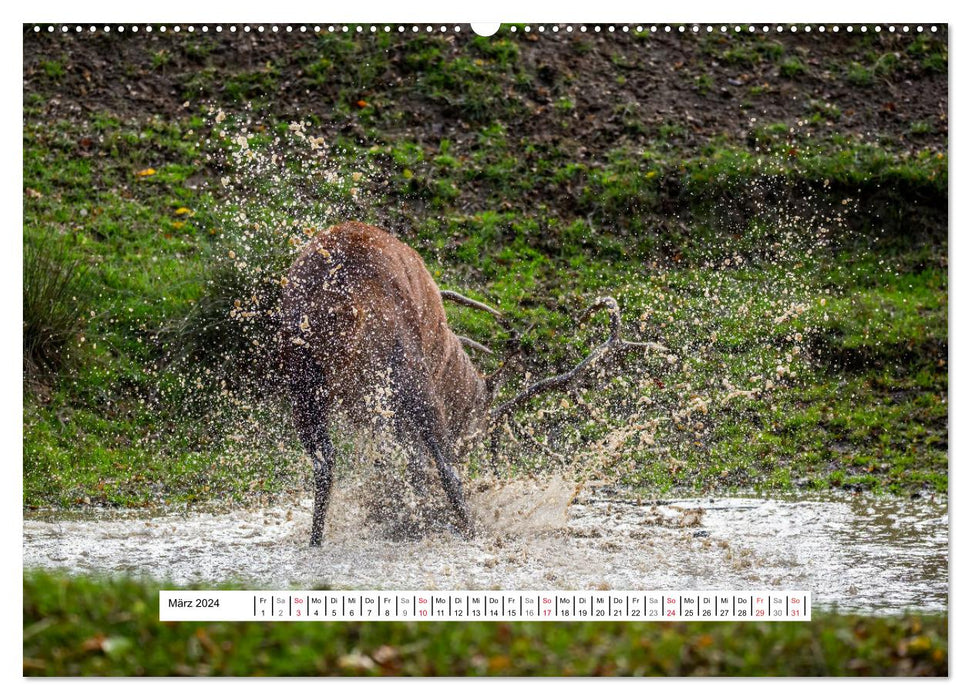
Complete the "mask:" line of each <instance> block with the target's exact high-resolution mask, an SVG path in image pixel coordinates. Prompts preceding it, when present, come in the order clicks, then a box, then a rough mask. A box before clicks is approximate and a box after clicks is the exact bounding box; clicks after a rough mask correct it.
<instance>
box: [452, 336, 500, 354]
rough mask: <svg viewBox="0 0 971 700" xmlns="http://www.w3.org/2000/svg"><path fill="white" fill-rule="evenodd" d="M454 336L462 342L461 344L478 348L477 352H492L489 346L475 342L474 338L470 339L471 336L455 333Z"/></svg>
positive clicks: (474, 348)
mask: <svg viewBox="0 0 971 700" xmlns="http://www.w3.org/2000/svg"><path fill="white" fill-rule="evenodd" d="M455 337H456V338H458V339H459V342H460V343H462V345H464V346H465V347H467V348H472V349H473V350H478V351H479V352H484V353H485V354H486V355H492V354H493V352H492V350H490V349H489V348H487V347H486V346H485V345H483V344H482V343H480V342H477V341H475V340H472V338H466V337H465V336H464V335H457V336H455Z"/></svg>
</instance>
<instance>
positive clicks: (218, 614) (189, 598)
mask: <svg viewBox="0 0 971 700" xmlns="http://www.w3.org/2000/svg"><path fill="white" fill-rule="evenodd" d="M811 617H812V600H811V593H810V592H809V591H664V590H658V591H491V590H482V591H254V590H248V591H177V590H163V591H159V619H160V620H162V621H263V622H314V621H320V622H323V621H327V622H346V621H355V622H360V621H375V622H381V621H383V622H390V621H405V620H407V621H438V622H461V621H467V620H479V621H482V620H486V621H492V622H509V621H518V620H530V621H537V620H538V621H550V622H564V621H591V620H615V621H645V620H654V621H661V620H665V621H684V620H721V621H747V620H752V621H770V622H782V621H787V622H792V621H802V620H810V619H811Z"/></svg>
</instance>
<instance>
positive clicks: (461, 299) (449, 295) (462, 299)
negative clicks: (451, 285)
mask: <svg viewBox="0 0 971 700" xmlns="http://www.w3.org/2000/svg"><path fill="white" fill-rule="evenodd" d="M439 293H440V294H441V295H442V300H443V301H454V302H455V303H456V304H461V305H462V306H468V307H471V308H473V309H478V310H479V311H485V312H486V313H487V314H492V315H493V316H495V317H496V318H497V319H503V318H504V317H503V315H502V314H501V313H500V312H498V311H496V310H495V309H493V308H492V307H491V306H489V305H488V304H483V303H482V302H481V301H476V300H475V299H469V298H468V297H467V296H464V295H462V294H459V293H458V292H453V291H451V290H449V289H440V290H439Z"/></svg>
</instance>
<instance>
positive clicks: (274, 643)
mask: <svg viewBox="0 0 971 700" xmlns="http://www.w3.org/2000/svg"><path fill="white" fill-rule="evenodd" d="M919 13H920V12H919V8H918V9H912V10H909V11H908V13H905V15H903V16H913V15H914V14H919ZM44 14H45V13H44V12H41V11H40V10H39V9H38V10H37V11H36V15H37V17H36V18H40V17H41V15H44ZM85 14H87V15H89V17H90V18H91V19H97V18H98V13H96V12H93V11H91V12H87V13H86V12H83V11H81V10H80V9H79V10H77V11H76V12H75V11H72V13H71V15H72V16H76V17H81V16H82V15H85ZM210 14H211V16H210V17H209V18H208V19H213V18H215V19H223V20H226V21H206V22H171V23H155V22H142V23H117V22H109V23H105V22H90V21H89V22H70V23H65V22H33V21H30V20H28V21H27V23H25V24H23V26H22V40H23V67H22V74H23V80H22V83H23V120H22V130H23V138H22V143H23V173H22V179H23V240H22V243H23V255H22V273H23V333H24V356H23V533H22V554H23V568H24V579H23V585H24V591H23V601H24V603H23V605H24V610H23V673H24V675H27V676H143V675H147V676H171V675H180V676H183V675H185V676H209V675H217V676H253V675H261V676H267V675H268V676H292V675H297V676H316V675H339V676H344V675H369V676H380V675H389V676H431V675H448V676H468V675H491V676H494V675H503V676H532V675H544V676H575V675H581V676H592V675H601V676H603V675H605V676H641V675H655V676H688V675H714V676H781V677H786V676H842V675H867V676H897V675H921V676H927V675H930V676H947V675H948V672H949V670H948V669H949V666H948V641H947V640H948V592H949V581H950V579H949V542H950V540H949V533H950V530H949V499H948V488H949V482H948V465H949V462H948V446H949V436H948V417H949V413H948V411H949V401H948V362H949V354H948V312H949V307H948V288H949V273H948V270H949V240H948V222H949V218H948V217H949V199H948V186H949V181H948V173H949V106H948V104H949V98H950V87H949V64H948V48H949V27H948V24H947V23H946V22H930V21H922V22H897V23H890V22H866V23H863V24H860V23H850V24H848V23H845V22H812V23H795V24H793V23H778V22H749V21H746V22H697V23H676V22H670V21H669V22H659V21H653V22H651V21H637V20H650V19H651V18H650V16H649V15H650V14H651V11H650V8H648V7H646V6H645V7H643V8H639V9H637V10H636V11H633V12H631V14H630V15H629V16H628V17H627V18H626V19H628V20H630V21H612V22H611V21H605V22H570V21H563V22H554V21H546V22H495V23H469V22H467V21H454V20H452V21H447V22H446V21H441V20H444V19H448V17H447V16H442V17H441V18H440V21H435V22H431V21H428V20H430V19H434V17H431V16H429V15H428V14H427V13H425V14H422V13H416V14H415V16H414V19H415V20H416V21H411V22H404V21H394V22H392V21H390V20H391V19H394V18H396V17H397V18H398V19H399V20H400V19H401V17H402V14H403V10H402V9H401V8H399V10H398V11H397V12H394V13H389V14H388V15H387V18H386V19H387V20H388V21H368V22H350V21H337V17H332V18H331V21H325V20H327V19H328V17H327V16H326V15H327V10H326V8H324V7H320V8H316V9H313V10H311V8H309V7H308V8H306V10H303V11H301V12H298V13H293V12H288V13H281V14H280V15H279V17H278V19H281V20H301V19H303V20H305V21H288V22H272V21H268V22H241V21H231V20H238V19H245V17H242V16H238V17H234V16H233V15H234V13H233V12H227V13H225V15H224V16H221V17H217V16H216V15H218V14H220V13H216V12H212V13H210ZM588 14H590V16H591V18H594V19H596V17H595V15H596V8H588ZM717 14H718V15H723V16H724V15H737V18H738V19H740V20H741V19H745V20H751V19H758V17H757V16H755V15H754V14H752V13H749V12H743V11H737V12H736V11H734V10H731V9H730V8H728V9H725V10H724V11H720V12H718V13H717ZM804 14H814V13H813V12H812V11H809V10H807V12H806V13H804ZM890 14H892V13H889V12H888V13H887V16H886V17H876V19H888V18H889V19H894V17H891V16H890ZM931 14H933V13H931ZM266 15H267V11H264V12H263V14H262V16H263V17H265V16H266ZM900 17H901V15H898V16H897V18H900ZM36 18H35V19H36ZM67 18H68V17H67V16H65V17H64V19H67ZM172 18H173V19H177V17H172ZM253 18H258V16H253ZM470 18H471V17H465V19H470ZM603 18H604V19H618V18H617V17H616V15H614V16H605V17H603ZM715 18H716V17H714V16H712V19H715ZM766 18H768V17H766ZM941 18H942V17H941V16H940V15H939V16H938V17H937V19H941ZM50 19H57V17H54V16H53V15H51V16H50ZM419 19H420V20H422V21H417V20H419ZM505 19H517V18H516V17H506V18H505ZM564 19H569V17H565V18H564ZM620 19H624V18H622V17H621V18H620ZM722 19H724V17H722ZM821 19H825V17H821ZM924 19H935V17H925V18H924ZM953 84H954V83H953V82H952V83H951V84H950V85H953ZM456 650H461V653H458V652H457V651H456Z"/></svg>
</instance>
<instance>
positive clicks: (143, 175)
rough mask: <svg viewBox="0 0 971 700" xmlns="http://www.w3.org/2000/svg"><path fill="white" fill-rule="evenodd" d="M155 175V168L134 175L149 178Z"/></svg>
mask: <svg viewBox="0 0 971 700" xmlns="http://www.w3.org/2000/svg"><path fill="white" fill-rule="evenodd" d="M154 174H155V168H145V169H144V170H139V171H138V172H137V173H135V177H151V176H152V175H154Z"/></svg>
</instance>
